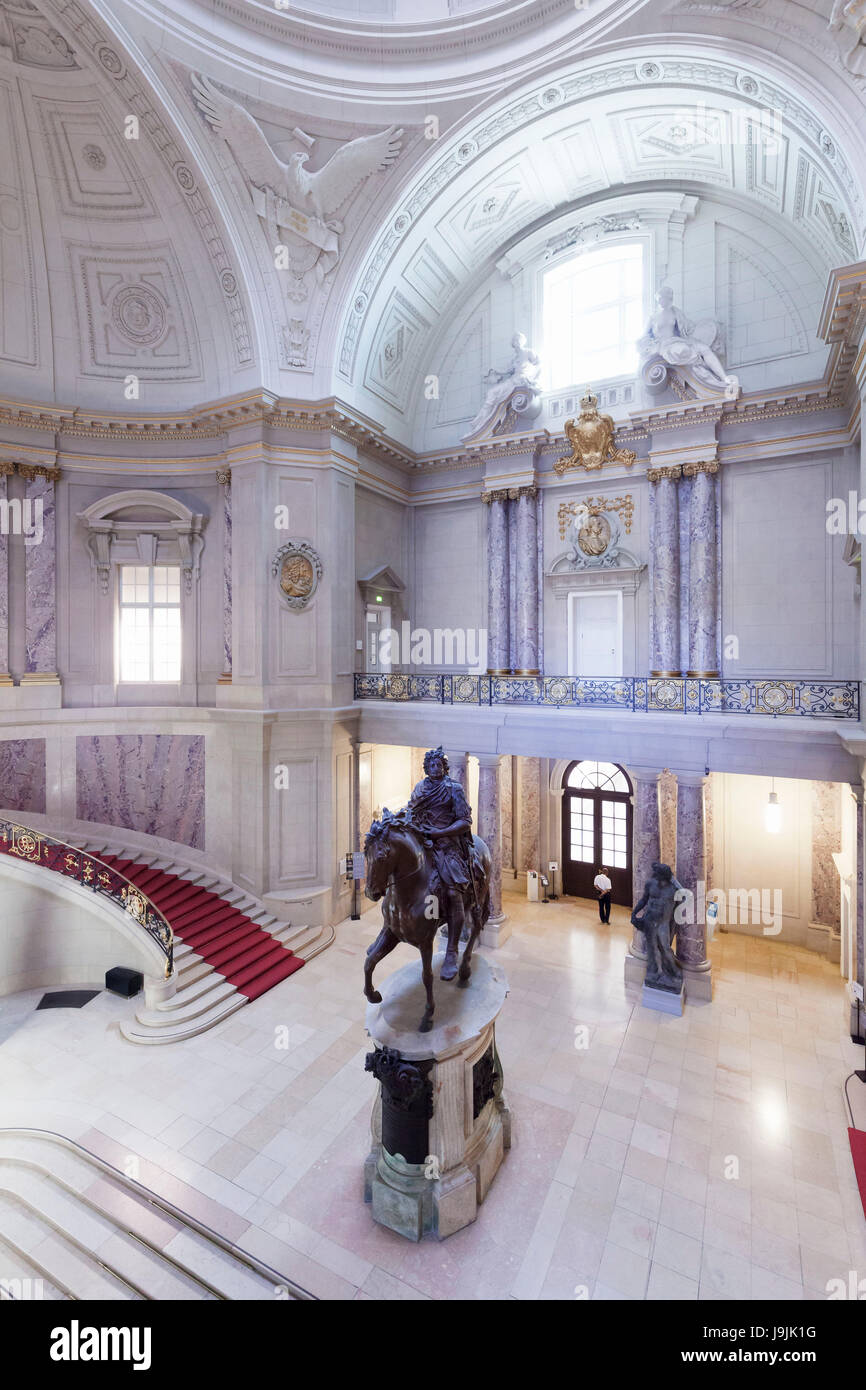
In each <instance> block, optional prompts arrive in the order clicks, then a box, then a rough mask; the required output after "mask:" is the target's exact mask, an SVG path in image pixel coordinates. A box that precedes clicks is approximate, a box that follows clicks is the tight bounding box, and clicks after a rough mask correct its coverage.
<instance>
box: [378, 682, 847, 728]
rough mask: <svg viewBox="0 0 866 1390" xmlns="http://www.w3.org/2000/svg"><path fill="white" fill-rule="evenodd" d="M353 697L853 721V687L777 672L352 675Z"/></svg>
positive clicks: (444, 702)
mask: <svg viewBox="0 0 866 1390" xmlns="http://www.w3.org/2000/svg"><path fill="white" fill-rule="evenodd" d="M355 699H356V700H399V701H406V700H408V701H415V700H426V701H434V702H435V703H437V704H440V705H541V706H545V707H547V708H554V709H563V708H566V709H605V710H611V711H622V712H623V713H626V712H636V713H641V714H644V713H648V714H724V715H728V714H733V715H736V714H760V715H771V716H772V717H774V718H776V717H778V716H780V715H799V716H801V717H805V718H810V719H853V720H858V719H859V718H860V684H859V682H858V681H843V680H791V679H787V678H783V677H779V678H774V677H766V678H752V679H749V678H741V679H731V680H727V679H716V680H701V679H698V678H697V677H691V676H675V677H670V676H609V677H592V676H478V675H469V674H463V673H457V672H441V673H436V674H432V673H431V674H429V675H409V674H408V673H403V672H400V673H396V672H395V673H392V674H391V675H379V674H375V673H372V672H366V671H363V672H362V671H356V672H355Z"/></svg>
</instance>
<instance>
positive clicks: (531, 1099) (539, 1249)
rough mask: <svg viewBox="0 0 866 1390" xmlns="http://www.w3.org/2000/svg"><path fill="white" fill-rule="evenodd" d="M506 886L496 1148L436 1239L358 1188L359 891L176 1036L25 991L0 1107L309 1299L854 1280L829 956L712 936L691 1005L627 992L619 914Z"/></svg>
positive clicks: (368, 1094)
mask: <svg viewBox="0 0 866 1390" xmlns="http://www.w3.org/2000/svg"><path fill="white" fill-rule="evenodd" d="M505 905H506V909H507V911H508V913H509V914H510V915H511V917H512V919H513V921H514V923H515V932H514V935H513V936H512V938H511V939H510V940H509V941H508V942H507V943H506V945H505V947H504V948H503V949H502V950H500V951H499V952H497V958H498V959H499V960H500V961H501V962H502V963H503V964H504V965H505V967H506V969H507V971H508V975H509V980H510V984H511V994H510V996H509V998H508V1000H507V1002H506V1006H505V1009H504V1011H503V1014H502V1019H501V1026H500V1027H499V1030H498V1044H499V1051H500V1054H501V1057H502V1062H503V1066H504V1069H505V1081H506V1090H507V1094H508V1099H509V1104H510V1106H511V1110H512V1114H513V1117H514V1146H513V1148H512V1150H511V1152H510V1153H509V1155H508V1156H507V1158H506V1161H505V1163H504V1165H503V1167H502V1169H501V1170H500V1172H499V1174H498V1176H497V1178H496V1181H495V1183H494V1186H493V1189H492V1190H491V1192H490V1194H489V1196H488V1198H487V1201H486V1202H485V1203H484V1206H483V1207H482V1208H481V1210H480V1213H479V1218H478V1220H477V1221H476V1222H475V1224H474V1225H473V1226H471V1227H468V1228H467V1229H466V1230H464V1231H461V1232H459V1233H458V1234H457V1235H455V1236H453V1237H451V1239H450V1240H448V1241H446V1242H443V1243H441V1244H440V1243H439V1242H437V1241H435V1240H428V1241H424V1242H422V1243H421V1244H420V1245H413V1244H410V1243H409V1242H407V1241H405V1240H403V1239H402V1238H401V1237H399V1236H396V1235H394V1234H392V1233H391V1232H389V1231H385V1230H383V1229H381V1228H380V1227H377V1226H376V1225H374V1223H373V1221H372V1219H371V1216H370V1212H369V1209H368V1208H367V1207H365V1206H364V1205H363V1201H362V1172H361V1170H362V1164H363V1159H364V1155H365V1153H366V1151H367V1148H368V1139H369V1128H368V1126H369V1113H370V1108H371V1104H372V1100H373V1088H374V1085H375V1083H374V1081H373V1079H372V1078H371V1077H370V1076H369V1075H365V1073H364V1070H363V1058H364V1054H365V1052H366V1050H367V1044H366V1038H365V1033H364V1029H363V1017H364V1000H363V997H362V994H361V970H362V959H363V953H364V951H365V949H366V946H367V944H368V942H369V941H370V940H371V939H372V937H373V935H374V934H375V931H376V929H377V925H376V924H377V921H378V920H379V909H378V908H374V909H371V910H370V911H369V912H368V913H366V914H365V916H364V918H363V919H362V921H361V922H360V923H352V922H345V923H343V924H342V925H341V926H340V928H339V929H338V933H337V941H336V943H335V945H334V946H333V947H332V948H331V949H330V950H328V951H326V952H325V953H324V954H323V955H321V956H319V957H318V958H317V959H315V960H314V961H312V962H311V963H310V964H309V965H308V966H307V967H305V969H304V970H302V971H300V972H299V973H298V974H297V975H295V976H294V977H293V978H292V979H290V980H287V981H285V982H284V983H283V984H282V985H280V986H278V988H277V989H275V990H272V991H271V992H270V993H269V994H266V995H265V996H263V998H261V999H259V1000H257V1001H256V1002H255V1003H254V1004H251V1005H249V1006H248V1007H247V1008H245V1009H243V1010H242V1011H241V1013H240V1014H238V1015H236V1016H235V1017H233V1018H231V1019H229V1020H227V1021H226V1022H225V1023H224V1024H222V1025H220V1026H219V1027H218V1028H216V1029H214V1030H212V1031H211V1032H209V1033H207V1034H204V1035H203V1036H201V1037H198V1038H193V1039H190V1040H189V1041H188V1042H185V1043H181V1044H176V1045H173V1046H169V1047H151V1048H147V1047H136V1046H134V1045H132V1044H130V1043H127V1042H126V1041H125V1040H124V1039H123V1038H121V1037H120V1035H119V1031H118V1020H119V1019H120V1018H121V1017H123V1016H124V1013H125V1012H126V1011H130V1012H131V1011H132V1008H133V1005H132V1003H131V1002H127V1001H124V1000H119V999H117V998H115V997H114V996H111V995H103V996H101V997H100V998H99V999H96V1000H93V1001H92V1003H90V1004H89V1005H88V1006H87V1007H86V1008H85V1009H82V1010H68V1011H67V1010H57V1011H53V1010H51V1011H45V1012H40V1013H32V1012H31V1013H29V1015H28V1016H26V1017H23V1021H21V1022H19V1023H18V1026H17V1027H16V1029H15V1031H13V1032H11V1034H10V1035H9V1036H8V1037H6V1039H5V1041H3V1042H2V1045H0V1125H32V1126H37V1127H44V1128H48V1129H55V1130H59V1131H61V1132H63V1133H65V1134H68V1135H69V1136H70V1137H72V1138H76V1139H78V1140H79V1141H80V1142H81V1143H83V1144H85V1145H87V1147H89V1148H91V1149H93V1150H95V1151H98V1152H99V1153H101V1154H102V1155H103V1156H104V1157H106V1158H108V1159H109V1160H110V1161H111V1162H113V1163H115V1164H116V1165H117V1166H119V1167H121V1168H125V1169H126V1171H128V1172H131V1173H132V1175H133V1176H137V1177H138V1178H139V1179H140V1181H142V1182H144V1183H146V1184H148V1185H149V1186H151V1187H154V1188H156V1189H157V1190H159V1191H161V1192H163V1193H164V1194H165V1195H166V1196H168V1197H169V1198H170V1199H171V1200H172V1201H174V1202H176V1203H177V1204H178V1205H180V1206H182V1207H184V1208H186V1209H187V1210H189V1211H191V1212H192V1213H193V1214H194V1215H196V1216H198V1217H199V1219H201V1220H204V1221H206V1222H208V1223H209V1224H210V1225H211V1226H213V1227H215V1228H217V1229H219V1230H220V1231H222V1232H223V1233H224V1234H226V1235H227V1236H229V1237H230V1238H231V1239H233V1240H234V1241H235V1242H236V1243H237V1244H239V1245H240V1246H242V1247H245V1248H246V1249H248V1250H250V1251H252V1252H253V1253H255V1254H256V1255H258V1256H259V1257H260V1258H261V1259H263V1260H265V1261H267V1262H268V1263H269V1264H271V1265H272V1266H274V1267H275V1268H277V1269H279V1270H281V1271H282V1272H283V1273H285V1274H287V1275H289V1276H291V1277H292V1278H294V1279H296V1280H298V1281H299V1282H300V1283H302V1284H304V1285H305V1286H306V1287H308V1288H309V1289H311V1290H312V1291H313V1292H314V1293H316V1294H317V1295H318V1296H319V1297H322V1298H354V1297H358V1298H373V1299H392V1298H410V1299H414V1298H450V1299H478V1298H495V1299H503V1298H518V1299H536V1298H557V1299H574V1298H584V1297H590V1298H597V1299H642V1298H654V1299H695V1298H702V1299H724V1298H743V1297H746V1298H754V1299H761V1298H772V1299H776V1298H784V1299H788V1298H790V1299H802V1298H807V1299H810V1298H811V1299H817V1298H825V1297H826V1285H827V1281H828V1280H829V1279H833V1278H841V1279H844V1280H846V1281H847V1279H848V1271H849V1270H857V1271H859V1276H860V1277H863V1276H864V1275H866V1222H864V1216H863V1210H862V1206H861V1203H860V1198H859V1194H858V1191H857V1187H856V1182H855V1180H854V1174H853V1168H852V1164H851V1158H850V1151H849V1148H848V1140H847V1134H846V1126H847V1123H848V1120H847V1112H846V1110H845V1106H844V1100H843V1096H842V1082H843V1080H844V1078H845V1076H846V1075H847V1074H848V1073H849V1072H850V1071H851V1070H852V1069H853V1068H854V1067H855V1066H857V1067H860V1066H862V1065H863V1060H862V1057H863V1054H862V1048H854V1047H853V1046H852V1045H851V1043H850V1041H849V1039H848V1038H847V1034H846V1031H845V1023H846V1019H845V1010H844V1004H843V991H842V984H841V981H840V978H839V975H838V970H837V968H836V967H835V966H831V965H829V964H827V963H826V962H825V961H823V960H821V959H820V958H819V957H817V956H815V955H813V954H811V953H809V952H807V951H804V950H800V949H798V948H792V947H788V946H785V945H783V944H781V943H779V942H776V941H772V940H768V939H752V938H747V937H745V936H740V935H735V934H733V933H731V934H728V935H724V936H719V937H718V938H717V940H716V942H715V943H714V945H713V959H714V976H715V997H714V1000H713V1003H712V1004H709V1005H703V1006H697V1005H696V1006H689V1007H687V1010H686V1014H685V1017H683V1018H682V1019H675V1018H669V1017H665V1016H661V1015H658V1014H655V1013H651V1012H649V1011H648V1010H645V1009H643V1008H642V1007H641V1005H640V1003H639V1001H638V999H637V998H636V997H635V998H629V997H627V996H626V993H625V991H624V988H623V983H622V979H623V971H622V960H623V956H624V954H625V951H626V947H627V943H628V940H629V938H630V930H631V929H630V928H629V927H628V925H627V914H626V912H625V910H624V909H617V908H615V909H614V920H613V922H612V924H611V926H610V927H609V928H603V927H601V926H600V925H599V923H598V920H597V913H596V910H595V907H594V905H593V904H591V903H577V902H576V901H575V900H568V901H567V902H563V901H561V900H560V901H559V902H556V903H550V904H548V905H540V904H539V905H530V904H528V903H527V902H526V901H525V900H523V899H521V898H518V897H516V896H514V895H506V900H505ZM411 954H412V953H411V952H410V950H409V948H407V947H400V948H399V949H398V950H397V951H395V952H394V954H393V955H392V956H391V957H390V958H389V960H388V961H386V962H384V963H383V965H382V966H380V967H379V970H380V973H381V974H382V975H383V976H384V975H386V974H387V973H389V972H390V970H392V969H396V968H398V967H399V966H400V965H402V964H404V963H405V961H407V960H408V959H410V958H411ZM437 987H438V988H440V989H442V988H447V987H450V986H444V985H441V984H440V985H438V986H437ZM4 1007H5V1009H6V1011H7V1016H8V1017H9V1018H10V1020H11V1017H12V1015H13V1013H14V1012H15V1010H16V1006H15V1004H14V1001H4ZM29 1007H30V1008H32V1004H31V1005H30V1006H29ZM26 1008H27V1005H26V1004H25V1001H22V1010H21V1012H22V1013H24V1012H26ZM584 1043H586V1044H587V1045H586V1046H584V1045H583V1044H584ZM857 1088H859V1090H861V1091H862V1090H864V1089H866V1088H863V1087H862V1085H861V1083H859V1082H858V1081H856V1080H855V1081H853V1082H852V1083H851V1086H850V1088H849V1089H851V1091H852V1099H853V1100H854V1103H855V1105H857V1106H859V1107H860V1108H859V1110H858V1111H857V1114H858V1123H859V1124H860V1125H861V1126H863V1127H866V1102H864V1101H863V1100H862V1099H861V1097H860V1096H859V1095H858V1094H857Z"/></svg>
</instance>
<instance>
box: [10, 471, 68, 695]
mask: <svg viewBox="0 0 866 1390" xmlns="http://www.w3.org/2000/svg"><path fill="white" fill-rule="evenodd" d="M19 472H20V473H21V476H22V477H23V478H24V479H25V493H24V506H25V520H26V521H27V522H28V523H29V525H30V526H32V527H36V528H37V529H36V531H35V534H34V538H33V540H32V541H29V540H27V541H25V550H24V555H25V560H24V577H25V596H24V615H25V616H24V641H25V669H24V674H23V676H22V678H21V683H22V685H24V684H34V685H41V684H51V685H54V684H57V683H58V675H57V565H56V553H55V519H56V518H55V507H54V484H55V482H56V481H57V480H58V478H59V477H60V469H59V468H47V467H43V466H42V465H31V464H19Z"/></svg>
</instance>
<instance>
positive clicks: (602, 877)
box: [593, 865, 613, 922]
mask: <svg viewBox="0 0 866 1390" xmlns="http://www.w3.org/2000/svg"><path fill="white" fill-rule="evenodd" d="M593 887H594V888H595V891H596V893H597V894H598V916H599V920H600V921H602V922H609V921H610V890H611V888H612V887H613V884H612V883H611V881H610V879H609V878H608V876H607V869H606V868H605V867H604V865H602V867H601V868H600V869H599V871H598V873H597V874H596V876H595V878H594V879H593Z"/></svg>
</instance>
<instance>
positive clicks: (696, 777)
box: [665, 767, 707, 787]
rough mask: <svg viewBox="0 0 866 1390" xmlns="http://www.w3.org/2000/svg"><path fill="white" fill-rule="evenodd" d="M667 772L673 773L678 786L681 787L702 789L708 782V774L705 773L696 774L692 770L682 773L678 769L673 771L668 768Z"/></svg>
mask: <svg viewBox="0 0 866 1390" xmlns="http://www.w3.org/2000/svg"><path fill="white" fill-rule="evenodd" d="M665 772H672V775H673V776H674V777H676V779H677V784H678V786H680V787H701V786H703V784H704V782H706V780H707V774H706V773H705V772H694V771H692V770H688V771H680V770H679V769H678V768H673V769H671V768H667V767H666V768H665Z"/></svg>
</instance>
